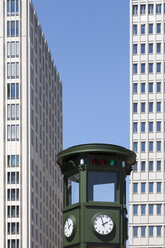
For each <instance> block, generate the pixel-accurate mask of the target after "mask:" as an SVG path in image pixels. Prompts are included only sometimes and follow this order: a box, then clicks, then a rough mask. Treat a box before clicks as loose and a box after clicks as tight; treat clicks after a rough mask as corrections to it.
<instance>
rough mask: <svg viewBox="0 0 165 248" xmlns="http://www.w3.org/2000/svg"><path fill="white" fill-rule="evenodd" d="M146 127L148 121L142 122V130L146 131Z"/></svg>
mask: <svg viewBox="0 0 165 248" xmlns="http://www.w3.org/2000/svg"><path fill="white" fill-rule="evenodd" d="M145 129H146V123H145V122H141V132H145Z"/></svg>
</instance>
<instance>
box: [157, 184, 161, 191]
mask: <svg viewBox="0 0 165 248" xmlns="http://www.w3.org/2000/svg"><path fill="white" fill-rule="evenodd" d="M161 185H162V183H160V182H159V183H157V193H161Z"/></svg>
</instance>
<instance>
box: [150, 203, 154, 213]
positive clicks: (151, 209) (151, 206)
mask: <svg viewBox="0 0 165 248" xmlns="http://www.w3.org/2000/svg"><path fill="white" fill-rule="evenodd" d="M153 210H154V205H153V204H149V215H153Z"/></svg>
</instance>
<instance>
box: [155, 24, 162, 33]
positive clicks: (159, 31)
mask: <svg viewBox="0 0 165 248" xmlns="http://www.w3.org/2000/svg"><path fill="white" fill-rule="evenodd" d="M156 32H157V34H160V33H161V23H157V24H156Z"/></svg>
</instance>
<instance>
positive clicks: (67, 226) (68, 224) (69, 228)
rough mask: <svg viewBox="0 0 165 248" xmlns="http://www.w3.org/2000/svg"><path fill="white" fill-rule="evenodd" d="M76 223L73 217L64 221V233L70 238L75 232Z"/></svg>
mask: <svg viewBox="0 0 165 248" xmlns="http://www.w3.org/2000/svg"><path fill="white" fill-rule="evenodd" d="M73 229H74V223H73V219H72V218H71V217H68V218H67V219H66V221H65V223H64V235H65V237H67V238H70V237H71V236H72V234H73Z"/></svg>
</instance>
